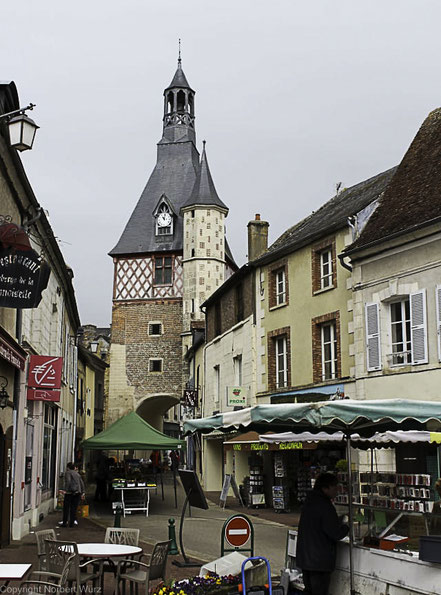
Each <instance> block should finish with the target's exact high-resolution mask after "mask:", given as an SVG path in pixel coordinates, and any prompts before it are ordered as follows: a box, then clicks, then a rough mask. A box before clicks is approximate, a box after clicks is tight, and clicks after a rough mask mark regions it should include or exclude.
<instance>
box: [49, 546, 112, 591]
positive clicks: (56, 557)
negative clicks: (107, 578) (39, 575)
mask: <svg viewBox="0 0 441 595" xmlns="http://www.w3.org/2000/svg"><path fill="white" fill-rule="evenodd" d="M46 551H47V555H46V564H47V569H48V570H49V571H50V572H54V573H58V574H62V572H63V569H64V565H65V564H66V560H67V559H68V558H69V557H70V556H73V561H72V564H71V567H70V571H69V573H68V576H67V582H68V585H69V586H73V585H75V586H74V587H73V589H72V590H71V592H72V593H81V592H83V591H84V587H83V585H86V583H87V582H88V581H92V584H93V587H94V588H95V587H97V586H99V584H100V581H101V575H102V565H101V560H100V559H96V558H94V559H92V560H87V561H86V562H83V563H80V556H79V554H78V547H77V544H76V543H75V542H74V541H53V540H48V539H47V540H46ZM89 565H92V572H88V568H87V567H88V566H89Z"/></svg>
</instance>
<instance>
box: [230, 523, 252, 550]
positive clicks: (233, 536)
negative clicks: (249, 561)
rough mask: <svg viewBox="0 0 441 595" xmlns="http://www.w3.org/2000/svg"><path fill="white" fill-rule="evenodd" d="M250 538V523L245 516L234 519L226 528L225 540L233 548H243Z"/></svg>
mask: <svg viewBox="0 0 441 595" xmlns="http://www.w3.org/2000/svg"><path fill="white" fill-rule="evenodd" d="M250 536H251V527H250V523H249V522H248V521H247V520H246V519H245V518H244V517H243V516H236V517H233V518H232V519H231V520H230V521H229V522H228V523H227V526H226V527H225V539H226V540H227V541H228V543H229V544H230V545H232V546H233V547H242V546H243V545H245V544H246V542H247V541H248V540H249V538H250Z"/></svg>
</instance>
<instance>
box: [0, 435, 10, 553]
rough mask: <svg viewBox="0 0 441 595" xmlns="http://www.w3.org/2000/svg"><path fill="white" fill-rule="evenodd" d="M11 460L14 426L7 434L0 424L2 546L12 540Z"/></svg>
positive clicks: (0, 521) (0, 518)
mask: <svg viewBox="0 0 441 595" xmlns="http://www.w3.org/2000/svg"><path fill="white" fill-rule="evenodd" d="M11 461H12V428H9V429H8V430H7V431H6V434H5V433H4V432H3V428H2V427H1V426H0V547H5V546H7V545H9V542H10V540H11V529H10V528H11V477H10V473H11V470H10V468H11Z"/></svg>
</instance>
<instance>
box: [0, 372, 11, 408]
mask: <svg viewBox="0 0 441 595" xmlns="http://www.w3.org/2000/svg"><path fill="white" fill-rule="evenodd" d="M7 386H8V379H7V378H5V377H4V376H0V409H4V408H5V407H6V406H7V404H8V401H9V395H8V393H7V392H6V387H7Z"/></svg>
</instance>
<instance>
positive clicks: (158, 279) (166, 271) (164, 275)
mask: <svg viewBox="0 0 441 595" xmlns="http://www.w3.org/2000/svg"><path fill="white" fill-rule="evenodd" d="M172 273H173V262H172V257H171V256H155V285H171V283H172Z"/></svg>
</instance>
